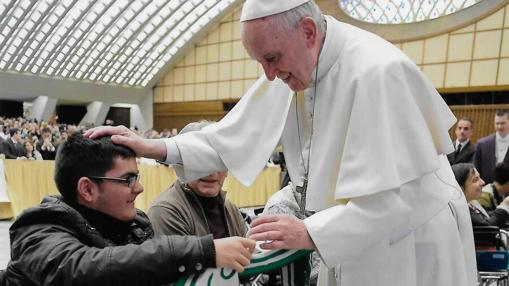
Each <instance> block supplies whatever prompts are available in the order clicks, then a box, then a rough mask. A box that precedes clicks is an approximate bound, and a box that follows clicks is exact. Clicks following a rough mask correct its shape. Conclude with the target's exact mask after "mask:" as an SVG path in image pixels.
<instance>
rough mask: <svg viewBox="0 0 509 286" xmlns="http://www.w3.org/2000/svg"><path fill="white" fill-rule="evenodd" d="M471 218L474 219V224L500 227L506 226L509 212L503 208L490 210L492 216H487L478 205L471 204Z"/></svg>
mask: <svg viewBox="0 0 509 286" xmlns="http://www.w3.org/2000/svg"><path fill="white" fill-rule="evenodd" d="M468 209H469V210H470V219H472V225H473V226H490V225H491V226H498V227H499V228H505V225H506V223H507V221H508V220H509V213H507V212H506V211H505V210H503V209H501V208H496V209H495V210H493V211H491V212H489V213H488V214H489V215H490V217H486V216H485V215H484V214H482V213H481V211H480V210H478V209H477V208H476V207H472V206H469V208H468Z"/></svg>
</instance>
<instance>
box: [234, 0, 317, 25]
mask: <svg viewBox="0 0 509 286" xmlns="http://www.w3.org/2000/svg"><path fill="white" fill-rule="evenodd" d="M308 1H309V0H246V2H245V3H244V7H243V8H242V14H241V15H240V21H241V22H244V21H249V20H254V19H258V18H263V17H267V16H271V15H275V14H279V13H282V12H285V11H288V10H291V9H293V8H295V7H297V6H300V5H302V4H304V3H306V2H308Z"/></svg>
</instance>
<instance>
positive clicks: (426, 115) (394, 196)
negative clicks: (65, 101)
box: [86, 0, 477, 286]
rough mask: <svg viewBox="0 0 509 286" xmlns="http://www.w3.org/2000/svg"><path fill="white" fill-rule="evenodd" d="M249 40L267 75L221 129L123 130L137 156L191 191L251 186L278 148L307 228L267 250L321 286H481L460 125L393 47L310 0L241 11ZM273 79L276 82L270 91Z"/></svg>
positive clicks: (272, 233) (105, 130)
mask: <svg viewBox="0 0 509 286" xmlns="http://www.w3.org/2000/svg"><path fill="white" fill-rule="evenodd" d="M240 21H241V33H242V42H243V44H244V47H245V48H246V50H247V52H248V53H249V55H250V56H251V57H252V58H253V59H255V60H256V61H258V62H259V63H260V64H261V65H262V67H263V69H264V72H265V77H266V78H262V79H260V80H259V81H257V82H256V83H255V84H254V85H253V87H252V88H251V89H250V90H249V91H248V92H247V94H245V95H244V96H243V98H242V99H241V100H240V101H239V103H238V104H237V105H236V106H235V108H234V109H233V110H232V111H230V113H228V115H227V116H225V118H223V120H221V121H220V122H218V123H217V124H214V125H210V126H208V127H207V128H204V129H202V130H201V131H199V132H192V133H186V134H183V135H181V136H176V137H172V138H169V139H164V140H148V139H141V138H139V137H137V136H136V135H135V134H134V133H132V132H130V131H129V130H128V129H127V128H125V127H98V128H95V129H92V130H89V131H88V132H87V134H86V135H87V136H90V137H96V136H100V135H103V134H116V136H113V138H112V139H113V140H114V142H116V143H118V144H125V145H128V146H129V147H131V148H132V149H134V150H135V151H136V152H137V153H138V154H139V155H141V156H145V157H151V158H155V159H158V160H162V161H166V162H168V163H169V164H171V165H173V167H174V168H175V170H176V172H177V175H178V176H179V177H180V178H181V179H182V180H184V181H191V180H194V179H197V178H200V177H204V176H206V175H208V174H210V173H214V172H217V171H223V170H229V171H230V173H231V174H233V175H234V176H235V177H236V178H237V179H239V180H240V181H241V182H242V183H243V184H246V185H249V184H250V183H252V182H253V181H254V179H255V178H256V176H257V175H258V174H259V172H260V171H261V170H262V169H263V167H264V166H265V163H266V162H267V160H268V158H269V157H270V155H271V153H272V151H273V150H274V148H275V147H276V145H277V144H279V143H280V144H282V146H283V150H284V155H285V159H286V162H287V166H288V171H289V174H290V177H291V181H292V182H293V184H292V185H294V186H296V191H297V192H299V193H300V202H299V203H300V208H301V211H304V210H307V211H314V212H316V213H315V214H314V215H312V216H311V217H308V218H306V219H305V220H299V219H297V218H295V217H293V216H287V215H286V216H285V215H272V216H263V217H260V218H259V219H257V220H255V221H254V222H253V223H252V229H251V231H250V232H249V235H250V237H251V238H253V239H256V240H261V241H268V242H267V243H265V244H264V245H263V247H264V248H268V249H273V248H284V249H316V250H317V252H318V253H319V255H320V257H321V260H322V265H321V267H320V274H319V280H318V283H319V285H401V286H412V285H422V286H424V285H458V286H459V285H462V286H464V285H477V278H476V275H477V272H476V266H475V251H474V246H473V235H472V226H471V222H470V218H469V214H468V208H467V205H466V200H465V198H464V197H463V193H462V192H461V189H460V188H459V186H458V185H457V183H456V180H455V179H454V175H453V173H452V171H451V168H450V166H449V164H448V161H447V158H446V157H445V154H448V153H450V152H452V151H453V146H452V142H451V140H450V137H449V134H448V129H449V128H450V127H451V126H453V124H454V122H455V121H456V119H455V117H454V116H453V114H452V113H451V111H450V110H449V108H448V107H447V105H446V104H445V103H444V101H443V100H442V99H441V97H440V95H439V94H438V93H437V91H436V90H435V88H434V87H433V85H432V84H431V83H430V82H429V81H428V80H427V79H426V77H425V76H424V75H423V74H422V73H421V72H420V70H419V68H418V67H417V66H416V65H415V64H414V63H413V62H412V61H411V60H410V59H408V58H407V57H406V56H405V55H404V54H403V53H402V52H401V51H400V50H399V49H397V48H396V47H394V46H393V45H392V44H390V43H388V42H387V41H385V40H383V39H381V38H380V37H378V36H376V35H373V34H371V33H369V32H366V31H363V30H361V29H358V28H356V27H353V26H351V25H348V24H345V23H341V22H339V21H337V20H335V19H334V18H333V17H330V16H326V15H323V14H322V13H321V11H320V9H319V8H318V6H317V5H316V4H315V3H314V2H313V1H312V0H284V1H283V0H246V2H245V4H244V7H243V9H242V14H241V19H240ZM267 80H268V81H267Z"/></svg>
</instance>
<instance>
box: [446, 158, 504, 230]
mask: <svg viewBox="0 0 509 286" xmlns="http://www.w3.org/2000/svg"><path fill="white" fill-rule="evenodd" d="M452 171H453V172H454V176H455V177H456V181H458V184H459V185H460V186H461V189H462V190H463V192H464V193H465V197H466V199H467V202H468V208H469V210H470V217H471V219H472V225H473V226H490V225H491V226H498V227H500V228H503V227H505V225H506V222H507V221H508V220H509V197H508V198H505V199H504V201H502V203H501V204H500V205H499V206H498V207H497V208H496V209H495V210H493V211H492V212H489V213H488V212H487V211H486V210H485V209H484V208H483V207H482V206H481V204H479V202H477V199H479V198H481V194H482V191H481V190H482V187H483V186H484V181H483V180H482V179H481V177H480V176H479V172H477V170H476V169H475V167H474V164H471V163H460V164H456V165H453V166H452Z"/></svg>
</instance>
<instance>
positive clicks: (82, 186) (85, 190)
mask: <svg viewBox="0 0 509 286" xmlns="http://www.w3.org/2000/svg"><path fill="white" fill-rule="evenodd" d="M96 189H97V184H95V182H93V181H92V180H91V179H90V178H87V177H81V178H80V179H79V180H78V186H77V191H78V193H77V197H78V200H80V199H81V200H82V201H83V202H86V203H92V202H93V200H94V193H95V191H96Z"/></svg>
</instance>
